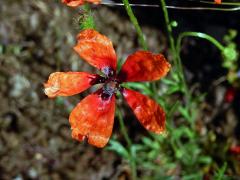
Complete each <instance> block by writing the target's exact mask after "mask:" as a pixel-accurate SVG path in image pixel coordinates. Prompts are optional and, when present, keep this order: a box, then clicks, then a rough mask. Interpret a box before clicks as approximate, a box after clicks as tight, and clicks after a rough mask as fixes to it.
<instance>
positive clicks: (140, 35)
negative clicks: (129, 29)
mask: <svg viewBox="0 0 240 180" xmlns="http://www.w3.org/2000/svg"><path fill="white" fill-rule="evenodd" d="M122 1H123V4H124V7H125V9H126V11H127V14H128V16H129V18H130V20H131V22H132V23H133V25H134V27H135V29H136V31H137V34H138V39H139V42H140V44H141V46H142V48H143V49H144V50H147V43H146V40H145V38H144V35H143V32H142V29H141V27H140V26H139V23H138V20H137V18H136V17H135V15H134V13H133V11H132V8H131V6H130V4H129V2H128V0H122Z"/></svg>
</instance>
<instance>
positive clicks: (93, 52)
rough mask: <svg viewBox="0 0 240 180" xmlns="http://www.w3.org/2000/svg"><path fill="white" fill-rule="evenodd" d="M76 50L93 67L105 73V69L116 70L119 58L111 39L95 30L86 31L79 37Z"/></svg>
mask: <svg viewBox="0 0 240 180" xmlns="http://www.w3.org/2000/svg"><path fill="white" fill-rule="evenodd" d="M77 39H78V42H77V45H76V46H75V47H74V50H75V51H76V52H77V53H78V54H79V56H80V57H81V58H83V59H84V60H86V61H87V62H88V63H89V64H91V65H92V66H94V67H96V68H98V69H100V70H101V71H104V68H111V69H112V70H114V71H115V70H116V66H117V56H116V53H115V50H114V49H113V45H112V42H111V40H110V39H108V38H107V37H106V36H104V35H102V34H100V33H99V32H97V31H95V30H93V29H86V30H84V31H82V32H80V33H79V34H78V36H77Z"/></svg>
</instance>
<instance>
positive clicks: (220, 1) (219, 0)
mask: <svg viewBox="0 0 240 180" xmlns="http://www.w3.org/2000/svg"><path fill="white" fill-rule="evenodd" d="M214 2H215V4H221V3H222V0H214Z"/></svg>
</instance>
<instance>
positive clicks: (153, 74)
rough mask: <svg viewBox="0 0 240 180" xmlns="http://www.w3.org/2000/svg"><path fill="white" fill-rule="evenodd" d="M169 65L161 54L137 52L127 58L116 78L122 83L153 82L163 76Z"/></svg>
mask: <svg viewBox="0 0 240 180" xmlns="http://www.w3.org/2000/svg"><path fill="white" fill-rule="evenodd" d="M170 67H171V65H170V64H169V63H168V62H167V60H166V59H165V58H164V56H163V55H162V54H152V53H151V52H148V51H137V52H135V53H134V54H132V55H130V56H128V58H127V60H126V62H125V63H124V64H123V66H122V69H121V71H120V73H119V75H118V78H119V79H120V81H122V82H127V81H131V82H134V81H135V82H136V81H153V80H158V79H160V78H161V77H163V76H165V75H166V74H167V72H168V71H169V69H170Z"/></svg>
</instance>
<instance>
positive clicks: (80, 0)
mask: <svg viewBox="0 0 240 180" xmlns="http://www.w3.org/2000/svg"><path fill="white" fill-rule="evenodd" d="M62 2H63V3H65V4H66V5H67V6H71V7H77V6H81V5H83V4H84V3H93V4H100V3H101V0H62Z"/></svg>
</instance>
